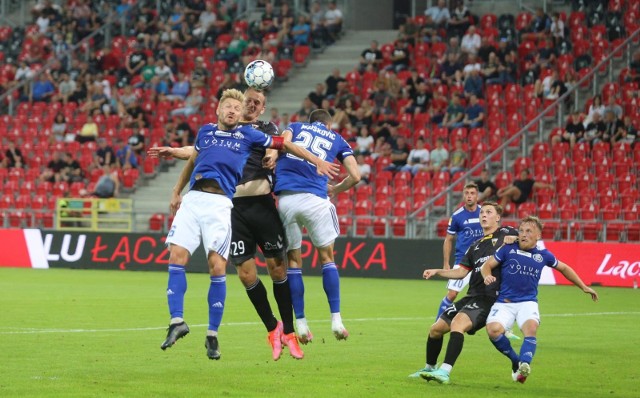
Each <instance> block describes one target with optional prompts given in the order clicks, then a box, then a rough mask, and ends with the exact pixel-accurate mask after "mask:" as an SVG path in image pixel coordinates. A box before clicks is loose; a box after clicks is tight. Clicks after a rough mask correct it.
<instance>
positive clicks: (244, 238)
mask: <svg viewBox="0 0 640 398" xmlns="http://www.w3.org/2000/svg"><path fill="white" fill-rule="evenodd" d="M266 102H267V98H266V96H265V94H264V92H261V91H258V90H256V89H253V88H248V89H247V90H245V92H244V108H243V114H242V120H241V121H240V124H249V125H252V126H253V127H254V128H257V129H258V130H260V131H262V132H264V133H266V134H269V135H279V132H278V128H277V127H276V126H275V125H274V124H273V123H271V122H264V121H261V120H258V118H259V117H260V115H262V114H263V113H264V111H265V110H266ZM193 151H195V149H194V147H193V146H185V147H181V148H172V147H153V148H150V149H149V151H148V152H147V153H148V154H149V155H150V156H151V157H162V158H177V159H182V160H187V159H189V157H190V156H191V154H192V153H193ZM277 158H278V153H277V151H276V150H274V149H266V150H265V148H253V149H252V152H251V155H250V156H249V159H248V160H247V163H246V165H245V167H244V170H243V171H242V178H241V179H240V181H239V182H238V186H236V193H235V195H234V196H233V209H232V210H231V250H230V253H229V258H230V261H231V263H233V264H234V265H235V266H236V268H237V270H238V276H239V278H240V281H241V282H242V284H243V285H244V287H245V289H246V291H247V296H248V297H249V299H250V300H251V303H252V304H253V306H254V308H255V309H256V312H257V313H258V316H259V317H260V319H261V320H262V323H263V324H264V326H265V328H266V329H267V332H268V336H267V337H268V341H269V343H270V345H271V348H272V353H273V359H274V360H278V359H279V358H280V355H281V354H282V348H283V345H284V346H287V347H288V349H289V353H290V354H291V356H293V357H294V358H296V359H302V358H303V357H304V352H303V351H302V349H300V346H299V345H298V340H297V337H296V335H295V328H294V325H293V309H292V304H291V290H290V289H289V281H288V279H287V264H286V261H285V255H286V248H285V243H284V239H285V232H284V227H283V226H282V221H280V216H279V214H278V210H277V209H276V205H275V200H274V198H273V195H272V194H271V190H272V180H273V178H272V177H273V175H272V173H273V169H274V168H275V162H276V159H277ZM256 245H258V246H260V249H261V251H262V254H263V255H264V257H265V261H266V263H267V270H268V273H269V276H270V277H271V280H272V282H273V295H274V297H275V299H276V303H277V306H278V310H279V313H280V317H281V319H282V322H279V321H278V319H277V318H276V317H275V316H274V314H273V311H272V309H271V304H270V303H269V298H268V296H267V290H266V288H265V286H264V284H263V283H262V281H261V280H260V278H259V277H258V271H257V266H256V261H255V255H256Z"/></svg>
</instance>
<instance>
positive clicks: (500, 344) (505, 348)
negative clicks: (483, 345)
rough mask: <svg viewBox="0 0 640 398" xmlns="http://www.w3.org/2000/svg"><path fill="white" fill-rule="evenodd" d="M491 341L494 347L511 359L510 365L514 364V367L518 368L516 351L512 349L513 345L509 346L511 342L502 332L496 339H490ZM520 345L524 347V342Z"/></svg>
mask: <svg viewBox="0 0 640 398" xmlns="http://www.w3.org/2000/svg"><path fill="white" fill-rule="evenodd" d="M489 340H491V339H489ZM525 340H526V339H525ZM491 343H492V344H493V346H494V347H496V349H497V350H498V351H500V352H501V353H502V354H503V355H505V356H506V357H508V358H509V359H510V360H511V365H512V366H515V367H516V369H517V368H518V362H519V359H518V354H516V352H515V351H514V350H513V347H511V342H510V341H509V339H508V338H507V337H506V336H505V335H504V334H501V335H500V337H498V338H497V339H496V340H491ZM522 347H523V348H524V344H523V345H522Z"/></svg>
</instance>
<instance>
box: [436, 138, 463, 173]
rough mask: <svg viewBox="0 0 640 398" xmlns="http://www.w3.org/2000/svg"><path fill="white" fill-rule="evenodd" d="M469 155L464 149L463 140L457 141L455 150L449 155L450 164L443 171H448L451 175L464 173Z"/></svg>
mask: <svg viewBox="0 0 640 398" xmlns="http://www.w3.org/2000/svg"><path fill="white" fill-rule="evenodd" d="M468 158H469V155H468V154H467V151H465V150H464V148H463V147H462V140H460V139H457V140H456V143H455V149H454V150H453V151H451V153H450V154H449V159H450V161H449V164H448V166H447V167H444V168H443V169H442V170H443V171H448V172H449V173H450V174H451V175H454V174H455V173H457V172H459V171H463V170H464V169H465V168H466V167H467V159H468Z"/></svg>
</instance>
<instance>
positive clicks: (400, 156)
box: [385, 135, 409, 171]
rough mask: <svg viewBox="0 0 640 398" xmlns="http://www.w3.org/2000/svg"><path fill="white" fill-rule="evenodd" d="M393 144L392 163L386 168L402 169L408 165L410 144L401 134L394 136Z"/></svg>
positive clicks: (392, 169)
mask: <svg viewBox="0 0 640 398" xmlns="http://www.w3.org/2000/svg"><path fill="white" fill-rule="evenodd" d="M392 138H393V141H392V142H391V143H390V144H391V155H390V156H391V164H390V165H389V166H387V167H385V170H390V171H400V170H402V168H403V167H404V166H406V165H407V159H408V158H409V146H408V145H407V140H406V138H404V137H403V136H401V135H396V136H395V137H392Z"/></svg>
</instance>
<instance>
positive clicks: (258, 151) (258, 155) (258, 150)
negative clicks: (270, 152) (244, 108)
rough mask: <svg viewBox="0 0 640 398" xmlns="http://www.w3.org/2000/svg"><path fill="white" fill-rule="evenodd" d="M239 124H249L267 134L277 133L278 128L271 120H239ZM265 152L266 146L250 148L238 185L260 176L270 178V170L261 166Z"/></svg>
mask: <svg viewBox="0 0 640 398" xmlns="http://www.w3.org/2000/svg"><path fill="white" fill-rule="evenodd" d="M240 124H241V125H251V127H253V128H255V129H257V130H260V131H262V132H263V133H265V134H268V135H279V133H278V128H277V127H276V125H275V124H273V123H271V122H263V121H262V120H258V121H257V122H251V123H245V122H241V123H240ZM265 153H266V148H263V147H254V148H253V149H252V150H251V154H250V155H249V158H248V159H247V163H246V164H245V166H244V169H243V170H242V177H241V178H240V181H238V185H240V184H244V183H245V182H248V181H253V180H258V179H260V178H270V177H271V176H272V174H273V173H272V171H271V170H267V169H265V168H264V167H262V158H263V157H264V154H265Z"/></svg>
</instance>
